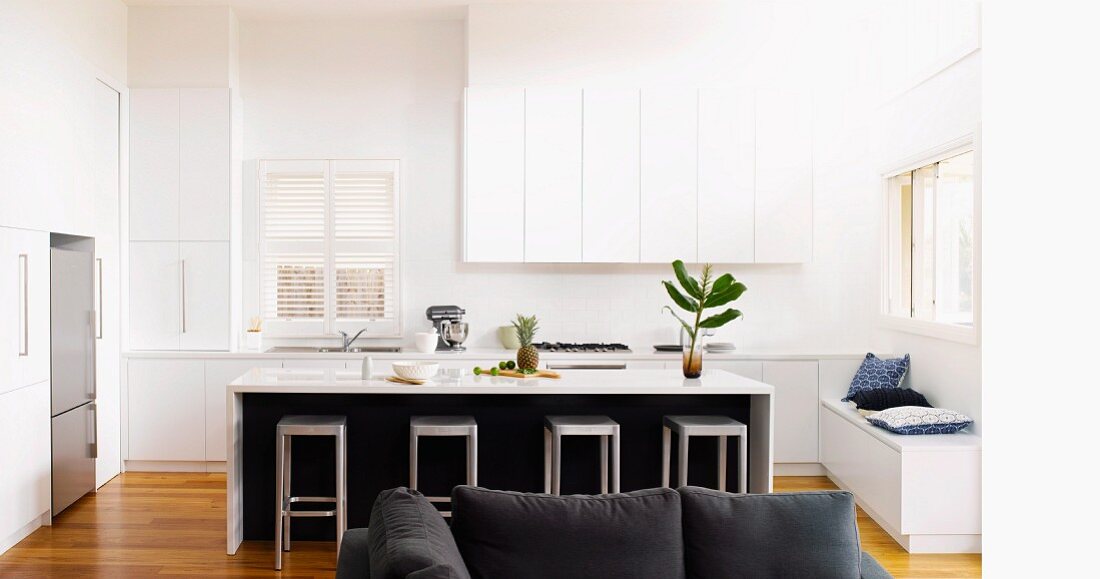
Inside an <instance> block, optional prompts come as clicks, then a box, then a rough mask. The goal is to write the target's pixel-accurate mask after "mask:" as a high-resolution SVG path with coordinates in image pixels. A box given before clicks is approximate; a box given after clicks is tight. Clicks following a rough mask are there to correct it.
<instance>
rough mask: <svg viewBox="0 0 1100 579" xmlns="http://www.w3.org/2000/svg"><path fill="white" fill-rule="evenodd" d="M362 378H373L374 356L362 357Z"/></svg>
mask: <svg viewBox="0 0 1100 579" xmlns="http://www.w3.org/2000/svg"><path fill="white" fill-rule="evenodd" d="M362 378H363V380H371V379H373V378H374V358H371V357H370V356H367V357H366V358H363V374H362Z"/></svg>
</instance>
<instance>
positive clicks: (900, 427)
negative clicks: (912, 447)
mask: <svg viewBox="0 0 1100 579" xmlns="http://www.w3.org/2000/svg"><path fill="white" fill-rule="evenodd" d="M867 421H868V422H870V423H871V424H874V425H875V426H878V427H879V428H885V429H886V430H889V431H890V432H894V433H897V434H951V433H954V432H958V431H960V430H962V429H963V428H966V427H967V426H970V425H971V424H972V423H973V422H974V421H973V420H971V419H970V417H969V416H967V415H965V414H960V413H958V412H955V411H954V410H947V409H944V408H924V407H922V406H898V407H897V408H888V409H886V410H883V411H882V412H876V413H875V414H872V415H870V416H868V417H867Z"/></svg>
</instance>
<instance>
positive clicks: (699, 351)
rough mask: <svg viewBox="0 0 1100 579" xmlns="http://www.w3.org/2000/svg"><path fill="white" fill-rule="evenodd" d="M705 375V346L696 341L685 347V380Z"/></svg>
mask: <svg viewBox="0 0 1100 579" xmlns="http://www.w3.org/2000/svg"><path fill="white" fill-rule="evenodd" d="M702 374H703V344H701V343H700V342H699V341H698V340H696V341H695V342H694V343H693V344H689V345H686V346H684V378H698V377H699V376H701V375H702Z"/></svg>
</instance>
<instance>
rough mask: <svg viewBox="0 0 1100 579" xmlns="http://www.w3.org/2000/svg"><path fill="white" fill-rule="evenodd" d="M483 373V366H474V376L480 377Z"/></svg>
mask: <svg viewBox="0 0 1100 579" xmlns="http://www.w3.org/2000/svg"><path fill="white" fill-rule="evenodd" d="M481 372H482V370H481V366H474V376H480V375H481Z"/></svg>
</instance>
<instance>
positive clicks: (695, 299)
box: [661, 259, 748, 360]
mask: <svg viewBox="0 0 1100 579" xmlns="http://www.w3.org/2000/svg"><path fill="white" fill-rule="evenodd" d="M672 271H673V272H674V273H675V274H676V281H678V282H679V283H680V287H681V288H683V292H682V293H681V291H680V290H679V289H677V288H676V285H675V284H673V283H672V282H670V281H664V282H661V283H663V284H664V285H665V289H666V290H668V296H669V297H670V298H672V301H673V302H675V303H676V305H677V306H679V307H680V309H682V310H685V311H687V312H688V313H689V314H694V317H695V319H694V321H693V323H688V322H687V321H686V320H684V318H682V317H680V316H679V315H678V314H677V313H676V312H674V311H673V310H672V307H670V306H665V308H664V309H666V310H668V313H670V314H672V316H673V317H674V318H676V319H677V321H679V322H680V325H682V326H683V327H684V330H685V331H686V332H687V334H688V336H689V337H691V348H690V350H689V352H690V354H689V356H693V355H695V341H696V339H697V338H698V337H699V330H700V329H702V328H708V329H709V328H720V327H722V326H724V325H726V324H728V323H730V322H732V321H733V320H736V319H737V318H740V317H741V312H740V311H739V310H735V309H733V308H726V310H725V311H723V312H721V313H717V314H714V315H712V316H709V317H706V318H704V317H703V312H704V311H706V310H708V309H711V308H717V307H720V306H724V305H726V304H728V303H730V302H732V301H734V300H736V299H737V298H739V297H741V294H743V293H745V290H746V289H748V288H746V287H745V284H743V283H741V282H739V281H737V280H736V279H734V277H733V276H732V275H730V274H728V273H724V274H722V275H720V276H718V277H717V278H715V277H714V272H713V267H712V266H711V264H709V263H707V264H704V265H703V271H702V275H701V276H700V277H699V279H695V278H693V277H691V276H690V275H688V272H687V268H686V267H684V262H682V261H680V260H678V259H677V260H676V261H674V262H672ZM689 360H690V358H689Z"/></svg>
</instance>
